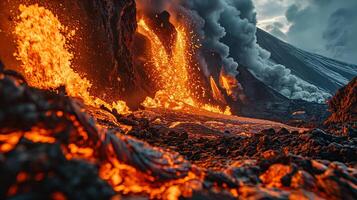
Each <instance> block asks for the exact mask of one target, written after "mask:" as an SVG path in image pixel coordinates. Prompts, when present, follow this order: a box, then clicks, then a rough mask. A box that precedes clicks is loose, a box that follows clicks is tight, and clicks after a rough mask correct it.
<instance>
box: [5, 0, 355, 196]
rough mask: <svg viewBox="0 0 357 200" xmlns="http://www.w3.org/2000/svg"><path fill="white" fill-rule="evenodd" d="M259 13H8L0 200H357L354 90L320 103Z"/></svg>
mask: <svg viewBox="0 0 357 200" xmlns="http://www.w3.org/2000/svg"><path fill="white" fill-rule="evenodd" d="M248 8H250V9H251V10H249V12H245V11H246V10H244V9H248ZM254 13H255V11H254V6H253V3H252V1H250V0H247V1H246V0H219V1H218V0H217V1H216V2H213V1H212V2H208V1H201V0H193V1H186V0H179V1H172V0H162V1H150V0H137V1H134V0H88V1H78V0H54V1H38V0H28V1H27V0H26V1H25V0H14V1H3V2H0V47H1V51H0V59H1V61H0V95H1V98H0V199H54V200H64V199H168V200H177V199H356V198H357V189H356V188H357V181H356V178H357V177H356V174H357V169H356V166H357V165H356V164H357V144H356V136H357V132H356V130H357V127H356V125H357V124H356V120H357V118H356V115H357V110H356V109H357V108H356V105H357V102H356V100H357V98H356V84H355V82H356V79H354V80H353V81H352V82H351V83H350V84H349V85H348V86H345V87H344V88H342V89H340V90H339V91H338V93H337V95H336V96H335V97H334V98H333V99H332V100H331V101H330V103H329V105H327V104H322V103H321V102H323V100H325V99H324V98H325V97H328V96H329V95H328V94H327V93H326V91H324V90H323V89H322V88H321V87H318V86H315V85H312V84H311V83H309V82H308V81H305V80H303V79H301V80H300V78H301V77H298V76H297V75H295V74H293V73H294V72H292V70H290V69H287V68H286V67H285V66H283V65H278V64H275V63H274V61H273V60H272V59H271V58H269V56H266V54H269V53H267V51H266V50H264V49H263V48H261V47H260V46H259V44H258V43H257V41H258V40H257V38H256V31H257V28H256V26H255V25H256V21H255V19H254V15H255V14H254ZM230 14H232V17H228V16H229V15H230ZM232 19H234V20H232ZM258 33H259V34H261V33H260V32H258ZM269 37H270V36H269ZM269 37H267V38H264V39H266V40H262V38H259V41H260V40H262V41H265V43H264V44H265V45H266V44H268V42H266V41H268V39H269ZM277 44H280V43H277ZM276 48H278V47H276ZM291 48H293V47H291ZM274 53H277V52H274ZM274 55H275V54H274ZM273 58H274V59H276V57H275V56H274V57H273ZM319 58H320V57H319ZM311 59H313V58H311ZM340 64H341V65H342V64H343V63H340ZM348 67H349V68H351V71H353V70H356V71H357V68H356V67H355V66H352V65H348ZM279 70H280V71H279ZM351 73H354V71H353V72H351ZM282 74H283V75H282ZM299 97H300V98H299ZM310 99H312V100H313V101H315V102H310V101H307V100H310ZM328 106H330V111H329V112H328V111H327V107H328ZM336 116H339V117H338V118H339V119H337V118H336ZM248 117H250V118H248ZM270 120H272V121H270Z"/></svg>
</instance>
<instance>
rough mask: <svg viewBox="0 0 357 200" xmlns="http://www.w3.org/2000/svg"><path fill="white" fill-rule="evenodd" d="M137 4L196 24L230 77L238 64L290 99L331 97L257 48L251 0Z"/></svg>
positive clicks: (165, 0)
mask: <svg viewBox="0 0 357 200" xmlns="http://www.w3.org/2000/svg"><path fill="white" fill-rule="evenodd" d="M137 2H138V4H139V5H147V6H141V8H142V9H144V10H145V9H146V12H148V11H149V12H158V11H163V10H168V11H169V12H170V13H171V14H172V15H173V17H174V18H176V20H186V21H187V20H189V21H187V22H188V23H190V24H193V27H195V29H196V30H195V31H196V32H197V33H198V34H199V35H200V36H201V38H203V44H202V45H203V48H204V49H207V50H211V51H214V52H217V53H219V54H220V56H221V58H222V61H223V64H224V69H225V71H226V72H228V73H230V74H231V75H236V74H237V67H238V63H239V64H240V65H241V66H240V67H247V68H248V69H249V70H250V71H251V72H252V73H253V74H254V75H255V76H256V77H257V78H258V79H260V80H261V81H263V82H264V83H265V84H267V85H269V86H270V87H272V88H274V89H275V90H277V91H278V92H280V93H281V94H283V95H284V96H286V97H288V98H292V99H304V100H308V101H315V102H323V101H325V99H326V98H328V97H329V96H330V95H329V94H328V93H326V92H324V91H322V90H320V89H319V88H317V87H316V86H314V85H312V84H310V83H307V82H305V81H303V80H301V79H300V78H298V77H296V76H295V75H293V74H291V71H290V70H289V69H287V68H286V67H285V66H282V65H276V64H274V63H272V62H270V61H269V58H270V53H269V52H268V51H266V50H264V49H262V48H261V47H260V46H259V45H258V44H257V39H256V30H257V28H256V13H255V8H254V5H253V2H252V1H251V0H160V1H152V0H137ZM153 2H155V3H153ZM153 5H154V6H153ZM153 7H154V8H153ZM152 9H155V10H152ZM150 10H151V11H150Z"/></svg>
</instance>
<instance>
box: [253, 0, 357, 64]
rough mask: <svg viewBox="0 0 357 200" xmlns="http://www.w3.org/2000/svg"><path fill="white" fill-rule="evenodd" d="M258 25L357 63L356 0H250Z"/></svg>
mask: <svg viewBox="0 0 357 200" xmlns="http://www.w3.org/2000/svg"><path fill="white" fill-rule="evenodd" d="M253 1H254V2H255V6H256V10H257V14H258V26H259V27H260V28H262V29H264V30H266V31H268V32H270V33H271V34H273V35H275V36H277V37H279V38H280V39H283V40H285V41H287V42H289V43H291V44H293V45H295V46H297V47H300V48H302V49H305V50H308V51H311V52H314V53H319V54H322V55H325V56H328V57H332V58H335V59H338V60H341V61H345V62H349V63H354V64H357V0H253Z"/></svg>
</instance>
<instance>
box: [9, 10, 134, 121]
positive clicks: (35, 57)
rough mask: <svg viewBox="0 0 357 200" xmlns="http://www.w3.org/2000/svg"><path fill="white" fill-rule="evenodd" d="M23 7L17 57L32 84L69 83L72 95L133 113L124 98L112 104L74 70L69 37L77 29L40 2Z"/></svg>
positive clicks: (50, 86)
mask: <svg viewBox="0 0 357 200" xmlns="http://www.w3.org/2000/svg"><path fill="white" fill-rule="evenodd" d="M19 10H20V12H21V14H20V15H19V16H18V21H17V24H16V28H15V31H14V33H15V35H16V36H17V46H18V48H17V53H15V56H16V57H17V59H18V60H20V61H21V62H22V69H23V72H24V76H25V78H26V80H27V81H28V83H29V85H31V86H33V87H37V88H41V89H54V88H58V87H60V86H62V85H65V86H66V91H67V93H68V95H69V96H73V97H80V98H82V99H83V101H84V102H85V103H86V104H87V105H90V106H96V107H99V106H100V105H104V106H106V107H108V108H110V109H116V110H117V111H118V112H119V113H122V114H127V113H129V112H130V111H129V108H128V107H127V106H126V103H125V102H123V101H118V102H114V103H112V104H108V103H106V102H105V101H103V100H101V99H99V98H96V97H94V96H92V95H90V93H89V90H90V88H91V87H92V84H91V82H90V81H89V80H88V79H86V78H84V77H82V76H81V75H79V73H77V72H76V71H74V70H73V68H72V59H73V57H74V56H73V54H72V53H71V52H70V51H69V50H68V49H69V48H70V46H69V44H68V39H71V38H72V37H73V36H74V35H75V31H69V30H68V28H67V27H65V26H64V25H62V24H61V22H60V21H59V20H58V19H57V17H56V16H55V15H54V14H53V13H52V12H51V11H50V10H48V9H46V8H44V7H40V6H38V5H37V4H35V5H30V6H24V5H20V6H19Z"/></svg>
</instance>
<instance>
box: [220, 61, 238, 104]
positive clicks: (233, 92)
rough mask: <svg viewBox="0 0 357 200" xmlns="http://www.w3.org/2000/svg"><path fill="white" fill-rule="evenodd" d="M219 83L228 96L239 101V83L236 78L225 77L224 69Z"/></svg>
mask: <svg viewBox="0 0 357 200" xmlns="http://www.w3.org/2000/svg"><path fill="white" fill-rule="evenodd" d="M219 82H220V85H221V87H223V88H224V89H225V90H226V93H227V95H228V96H230V97H232V98H233V99H237V97H238V94H237V91H238V81H237V79H236V78H235V77H233V76H230V75H225V73H224V72H223V68H222V70H221V73H220V77H219Z"/></svg>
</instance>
